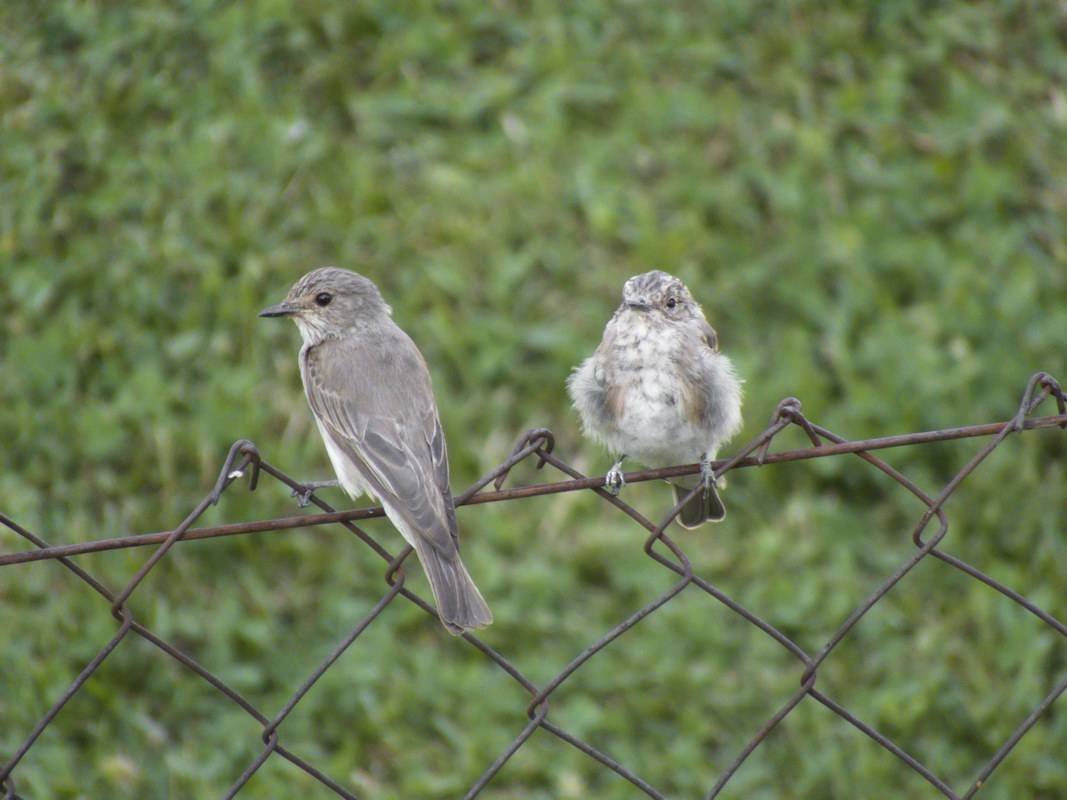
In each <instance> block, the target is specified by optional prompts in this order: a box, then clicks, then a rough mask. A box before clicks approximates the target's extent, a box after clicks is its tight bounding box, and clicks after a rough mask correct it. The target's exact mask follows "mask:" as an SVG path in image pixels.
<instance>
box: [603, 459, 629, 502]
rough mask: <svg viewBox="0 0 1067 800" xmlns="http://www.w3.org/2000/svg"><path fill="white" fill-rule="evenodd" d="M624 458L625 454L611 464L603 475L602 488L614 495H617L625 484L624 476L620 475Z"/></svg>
mask: <svg viewBox="0 0 1067 800" xmlns="http://www.w3.org/2000/svg"><path fill="white" fill-rule="evenodd" d="M625 458H626V456H623V457H622V458H620V459H619V460H618V461H616V462H615V463H614V464H612V465H611V469H609V470H608V474H607V475H605V476H604V488H605V489H607V490H608V491H609V492H611V494H612V495H613V496H614V497H618V496H619V492H621V491H622V487H623V486H625V485H626V478H624V477H623V476H622V462H623V460H624V459H625Z"/></svg>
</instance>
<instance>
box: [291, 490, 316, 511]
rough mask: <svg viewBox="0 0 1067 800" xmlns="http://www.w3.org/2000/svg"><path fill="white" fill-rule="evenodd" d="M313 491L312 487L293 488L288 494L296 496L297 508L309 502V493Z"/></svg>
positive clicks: (311, 493)
mask: <svg viewBox="0 0 1067 800" xmlns="http://www.w3.org/2000/svg"><path fill="white" fill-rule="evenodd" d="M314 493H315V490H314V489H304V490H300V489H293V491H292V492H291V493H290V494H289V496H290V497H295V498H296V505H297V508H304V507H305V506H306V505H307V504H308V503H310V502H311V495H313V494H314Z"/></svg>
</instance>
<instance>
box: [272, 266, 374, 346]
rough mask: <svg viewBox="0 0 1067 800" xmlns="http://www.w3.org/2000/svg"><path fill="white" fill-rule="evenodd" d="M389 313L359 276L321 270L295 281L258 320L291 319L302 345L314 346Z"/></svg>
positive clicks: (333, 270)
mask: <svg viewBox="0 0 1067 800" xmlns="http://www.w3.org/2000/svg"><path fill="white" fill-rule="evenodd" d="M391 312H392V309H391V308H389V306H388V305H387V304H386V303H385V301H384V300H383V299H382V295H381V293H380V292H379V291H378V287H377V286H375V285H374V284H373V283H371V282H370V281H369V280H367V279H366V278H364V277H363V276H362V275H360V274H358V273H355V272H352V270H348V269H341V268H340V267H322V268H321V269H316V270H312V271H311V272H309V273H308V274H307V275H305V276H304V277H303V278H301V279H300V280H298V281H297V282H296V283H295V284H293V288H292V289H290V290H289V294H288V296H286V298H285V299H284V300H283V301H282V302H280V303H278V304H277V305H273V306H270V307H269V308H265V309H263V310H262V311H260V312H259V316H261V317H291V318H292V320H293V322H295V323H296V326H297V327H298V328H299V329H300V334H301V336H303V338H304V342H305V343H307V344H309V345H314V344H318V343H319V342H321V341H324V340H325V339H329V338H333V337H337V336H341V335H343V334H344V332H345V331H348V330H350V329H351V328H353V327H357V326H358V325H359V324H360V323H361V322H365V321H367V320H370V319H373V318H375V317H378V316H381V315H383V314H384V315H388V314H390V313H391Z"/></svg>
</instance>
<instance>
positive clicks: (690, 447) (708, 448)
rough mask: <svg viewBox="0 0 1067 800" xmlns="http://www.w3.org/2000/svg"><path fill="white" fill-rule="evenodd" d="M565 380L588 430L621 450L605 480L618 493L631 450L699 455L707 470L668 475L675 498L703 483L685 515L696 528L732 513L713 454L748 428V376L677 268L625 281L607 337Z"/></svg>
mask: <svg viewBox="0 0 1067 800" xmlns="http://www.w3.org/2000/svg"><path fill="white" fill-rule="evenodd" d="M567 389H568V390H569V392H570V395H571V398H572V399H573V401H574V406H575V408H577V409H578V413H579V414H580V416H581V418H582V429H583V430H584V432H585V433H586V435H587V436H590V437H591V438H593V439H594V440H596V441H597V442H600V443H601V444H603V445H604V446H605V447H606V448H607V449H608V450H609V451H610V452H612V453H613V454H615V455H617V456H618V460H617V461H616V462H615V464H614V466H612V468H611V470H610V471H609V472H608V475H607V484H606V485H607V486H608V487H609V488H611V489H612V491H613V492H614V493H615V494H618V492H619V489H621V488H622V486H623V483H624V481H623V476H622V469H621V467H622V462H623V460H624V459H626V458H627V457H628V456H629V457H633V458H635V459H637V460H638V461H641V462H642V463H644V464H646V465H647V466H649V467H651V468H658V467H666V466H673V465H675V464H689V463H692V462H694V461H698V460H699V461H700V468H701V469H700V472H701V474H700V475H687V476H683V477H679V478H672V479H671V483H672V484H673V486H674V497H675V502H676V503H677V502H678V501H680V500H681V499H682V497H684V496H685V495H686V494H688V493H689V492H690V491H691V490H692V489H694V488H696V487H697V486H699V485H701V484H703V486H704V491H703V492H701V493H699V494H697V495H696V496H695V497H693V499H692V500H690V501H689V502H688V503H686V504H685V506H683V507H682V510H681V511H680V512H679V514H678V518H677V519H678V522H679V524H681V525H682V526H683V527H685V528H695V527H697V526H698V525H700V524H702V523H703V522H705V521H706V520H712V521H714V522H718V521H719V520H721V519H722V518H723V517H724V516H726V508H725V507H724V506H723V504H722V500H721V499H720V498H719V494H718V492H717V491H716V488H717V487H716V481H715V478H714V475H713V474H712V472H713V471H712V468H711V461H712V460H713V459H714V458H715V455H716V453H717V452H718V450H719V447H720V446H721V445H722V444H723V443H724V442H726V441H727V440H728V439H729V438H730V437H731V436H733V435H734V434H735V433H737V432H738V430H740V428H741V380H740V379H739V378H738V377H737V373H735V372H734V367H733V364H732V363H731V362H730V359H729V358H727V357H726V356H724V355H723V354H722V353H720V352H719V347H718V340H717V338H716V335H715V331H714V330H712V328H711V326H710V325H708V323H707V320H705V319H704V314H703V312H702V311H701V310H700V306H699V305H698V304H697V303H696V301H695V300H693V297H692V295H690V294H689V290H688V289H687V288H686V287H685V284H684V283H682V282H681V281H680V280H678V278H675V277H674V276H673V275H668V274H667V273H666V272H661V271H660V270H653V271H652V272H646V273H644V274H642V275H635V276H633V277H632V278H630V279H629V280H628V281H626V284H625V285H624V286H623V289H622V304H621V305H620V306H619V308H618V310H616V312H615V314H614V316H612V318H611V320H610V321H609V322H608V324H607V327H606V328H605V329H604V338H603V339H602V340H601V342H600V346H599V347H598V348H597V349H596V352H595V353H594V354H593V355H592V356H590V357H589V358H587V359H586V360H585V361H584V362H582V364H581V365H580V366H578V367H576V368H575V369H574V371H573V372H572V373H571V375H570V377H569V379H568V380H567ZM720 485H722V484H721V483H720Z"/></svg>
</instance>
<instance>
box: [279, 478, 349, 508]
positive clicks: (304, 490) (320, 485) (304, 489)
mask: <svg viewBox="0 0 1067 800" xmlns="http://www.w3.org/2000/svg"><path fill="white" fill-rule="evenodd" d="M340 486H341V482H340V481H337V480H332V481H305V482H304V483H302V484H300V487H301V488H299V489H293V492H292V494H291V495H289V496H290V497H295V498H296V504H297V505H298V506H299V507H300V508H303V507H304V506H306V505H307V504H308V503H310V502H311V495H313V494H314V493H315V490H316V489H325V488H328V487H332V488H339V487H340Z"/></svg>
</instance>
